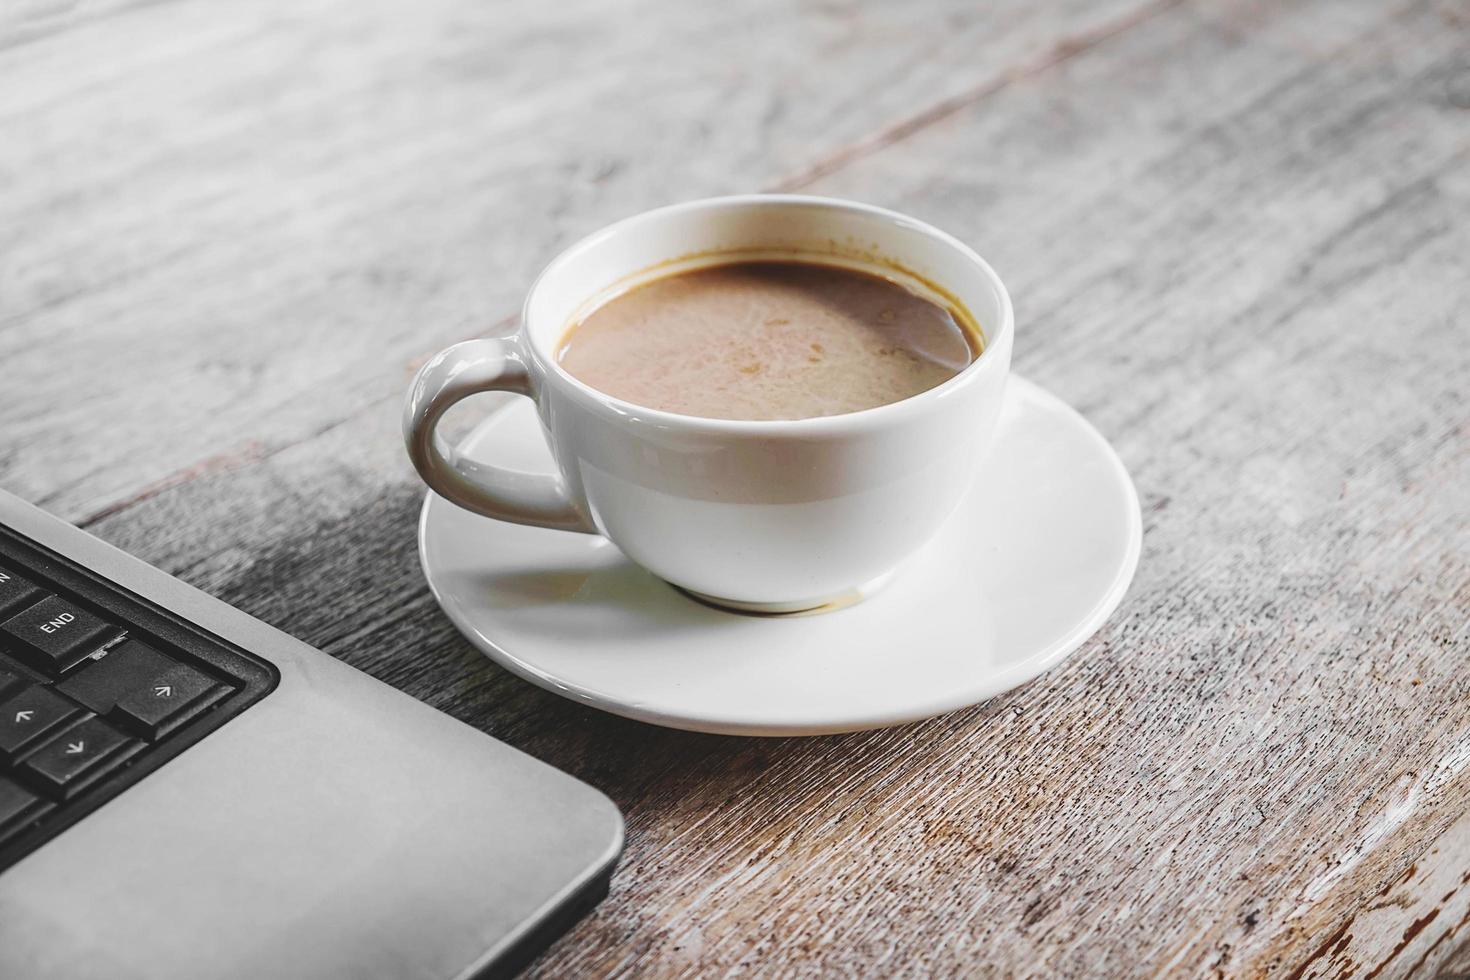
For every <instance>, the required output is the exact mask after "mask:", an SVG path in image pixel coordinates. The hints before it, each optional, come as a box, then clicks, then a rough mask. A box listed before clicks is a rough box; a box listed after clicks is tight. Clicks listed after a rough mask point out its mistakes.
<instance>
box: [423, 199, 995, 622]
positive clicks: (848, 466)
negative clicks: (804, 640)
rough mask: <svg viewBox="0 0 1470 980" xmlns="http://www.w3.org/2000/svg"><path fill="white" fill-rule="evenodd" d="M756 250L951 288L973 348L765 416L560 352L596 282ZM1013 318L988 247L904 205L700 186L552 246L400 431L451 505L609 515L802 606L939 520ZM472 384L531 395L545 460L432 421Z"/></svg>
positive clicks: (708, 575) (645, 544)
mask: <svg viewBox="0 0 1470 980" xmlns="http://www.w3.org/2000/svg"><path fill="white" fill-rule="evenodd" d="M761 250H772V251H775V252H778V253H790V252H800V253H806V254H808V255H811V256H814V257H820V258H821V259H822V260H823V261H832V262H840V263H846V264H853V265H856V266H858V267H870V268H876V269H877V270H878V271H883V272H886V273H888V274H894V272H895V270H901V272H902V273H903V274H905V275H907V276H909V277H912V278H914V279H916V280H918V281H921V282H924V283H928V284H931V285H932V287H937V288H938V289H940V290H942V291H943V292H944V293H945V294H947V296H948V298H949V299H950V300H951V301H952V302H956V303H958V304H960V305H961V306H963V307H964V309H965V310H967V311H968V312H969V313H970V314H971V315H972V316H973V317H974V319H975V321H976V322H978V323H979V325H980V327H981V330H982V332H983V334H984V341H985V344H984V351H983V353H982V354H981V355H980V356H979V357H978V358H976V359H975V361H974V362H973V363H971V364H970V365H969V366H968V367H966V368H965V369H964V370H963V371H961V372H960V373H959V374H957V375H956V376H955V377H953V378H951V379H949V380H948V381H946V382H945V383H943V384H941V385H939V386H938V387H936V388H932V389H930V390H929V391H926V392H923V393H921V394H918V395H915V396H913V397H911V398H906V399H904V400H903V401H898V402H893V403H891V404H888V405H882V406H880V407H878V408H872V409H867V410H865V411H861V412H852V413H849V414H846V415H834V416H827V417H823V418H810V419H795V420H777V421H732V420H727V419H708V418H696V417H692V416H687V415H675V414H672V413H669V412H663V411H659V410H656V409H652V408H645V407H643V406H641V405H635V404H632V403H630V402H626V401H622V400H620V399H617V398H614V397H612V396H611V395H607V394H604V393H602V392H601V391H598V390H596V389H595V388H591V387H589V386H587V385H586V384H583V383H582V382H580V381H578V380H577V379H576V378H574V377H572V376H571V375H570V374H568V373H567V372H566V371H564V370H563V369H562V368H561V366H560V365H558V364H557V361H556V349H557V344H558V341H559V340H560V339H561V338H562V336H563V334H564V333H565V331H566V329H567V327H568V325H569V322H570V321H571V319H572V318H573V316H574V314H575V313H576V312H577V311H578V309H579V308H581V307H583V306H584V304H585V303H586V301H587V300H588V299H589V298H591V297H594V296H597V295H598V294H602V293H605V292H606V291H607V290H609V289H611V288H613V287H614V286H615V285H617V284H620V283H625V282H636V281H637V279H638V277H641V276H647V277H652V276H654V275H665V274H668V273H671V272H676V271H679V270H680V269H682V268H685V267H697V266H699V265H702V264H709V263H710V262H711V261H718V259H719V257H720V255H721V254H726V253H731V252H739V253H742V254H757V253H758V252H759V251H761ZM1013 331H1014V325H1013V315H1012V311H1011V300H1010V297H1009V296H1008V295H1007V293H1006V289H1005V286H1004V285H1002V283H1001V281H1000V278H999V277H998V276H997V275H996V274H995V272H994V271H993V270H992V269H991V268H990V266H989V265H987V264H986V263H985V261H984V260H983V259H981V258H980V256H978V255H976V254H975V253H974V252H973V251H971V250H970V249H969V248H968V247H966V246H965V245H963V244H962V243H960V242H959V241H957V240H956V239H954V238H952V237H950V236H949V235H946V234H945V233H943V232H941V231H938V230H936V229H934V228H932V227H930V226H929V225H926V224H924V223H922V222H919V221H916V220H914V219H913V218H908V217H905V216H903V215H901V214H896V213H894V212H892V211H885V210H882V209H880V208H875V207H869V206H867V205H863V204H857V203H853V202H850V201H840V200H831V199H825V198H817V197H801V196H791V195H776V194H759V195H750V196H743V197H725V198H714V199H710V200H704V201H693V202H690V203H688V204H677V205H673V206H671V207H666V208H660V209H658V210H656V211H649V212H647V213H645V214H641V215H638V216H636V217H633V218H629V219H627V220H625V221H620V222H618V223H617V224H614V225H612V226H610V227H608V228H604V229H603V230H602V231H599V232H597V233H595V234H593V235H590V236H588V237H587V238H584V239H583V240H582V241H580V242H578V243H577V244H575V245H573V246H572V247H571V248H569V249H567V250H566V251H565V252H563V253H562V254H561V255H559V256H557V258H555V259H554V260H552V262H551V264H550V265H548V266H547V267H546V269H545V270H544V271H543V272H542V273H541V275H540V277H539V278H537V280H536V282H535V284H534V285H533V286H532V287H531V291H530V294H529V295H528V296H527V297H526V304H525V308H524V311H523V313H522V317H521V328H520V331H519V333H518V334H517V335H516V336H514V337H512V338H508V339H482V340H469V341H465V342H464V343H460V344H456V345H454V346H453V347H450V348H448V349H447V350H444V351H441V352H440V353H439V354H437V355H435V356H434V358H433V359H431V360H430V361H429V362H428V363H427V364H425V365H424V367H423V368H422V369H421V370H420V371H419V373H418V376H417V377H416V378H414V381H413V384H412V386H411V388H410V390H409V393H408V399H407V403H406V405H405V409H404V417H403V435H404V440H405V442H406V443H407V445H408V452H409V455H410V457H411V458H412V460H413V463H414V466H415V467H416V468H417V469H418V472H419V474H420V475H421V476H422V477H423V478H424V480H425V482H427V483H428V484H429V486H430V487H432V488H433V489H434V491H435V492H437V493H438V494H440V495H441V496H443V497H445V498H447V499H448V500H450V501H452V502H454V503H456V504H458V505H459V506H461V507H464V508H467V509H469V510H471V511H474V512H476V513H479V514H483V515H485V516H486V517H492V518H495V519H496V520H502V521H514V522H517V523H520V524H532V525H537V526H540V527H548V528H556V529H559V530H564V531H580V532H585V533H589V534H603V535H605V536H607V537H608V538H610V539H611V540H612V541H613V542H614V543H615V544H616V545H617V546H618V547H619V548H621V549H622V550H623V552H624V553H625V554H627V555H628V557H630V558H631V559H633V560H634V561H636V562H638V563H639V564H640V565H643V566H644V567H645V568H647V569H649V570H650V571H651V572H653V573H654V574H655V575H658V576H660V577H662V578H664V579H665V580H667V581H669V582H671V583H673V584H674V585H677V586H679V587H681V588H683V589H685V590H687V591H690V592H693V593H696V594H697V595H699V596H701V597H704V598H706V599H709V600H711V601H713V602H716V603H720V604H724V605H729V606H733V607H736V608H742V609H753V610H762V611H771V612H788V611H795V610H801V609H810V608H815V607H819V606H822V605H825V604H827V603H829V602H833V601H838V600H841V599H844V598H847V597H851V596H853V595H860V594H865V593H866V592H867V591H871V589H872V588H874V587H875V584H876V583H880V582H882V581H884V580H886V577H887V576H888V574H889V573H890V572H892V571H893V570H895V569H896V568H897V567H898V566H899V565H900V564H901V563H902V562H903V560H904V559H905V558H907V557H909V556H910V555H912V554H913V553H914V552H915V551H916V550H917V549H918V548H919V547H920V546H921V545H923V544H924V543H925V542H926V541H928V540H929V539H930V538H931V537H933V536H934V535H935V534H936V533H937V532H938V531H939V530H940V528H941V526H942V525H943V524H944V521H945V518H947V517H948V516H949V515H950V513H951V512H952V511H953V510H954V509H955V507H956V506H957V505H958V503H959V502H960V500H961V499H962V497H963V495H964V494H965V491H966V489H967V487H968V486H969V484H970V482H971V480H973V479H974V478H975V476H976V465H977V462H978V461H979V459H980V456H981V453H982V450H983V449H984V448H985V445H986V443H987V441H988V439H989V437H990V434H991V431H992V430H993V428H994V426H995V422H996V418H997V416H998V415H999V413H1000V406H1001V398H1002V395H1003V394H1004V388H1005V381H1006V375H1007V373H1008V371H1009V369H1010V360H1011V335H1012V333H1013ZM485 391H509V392H515V393H517V394H520V395H525V396H527V397H528V398H531V399H532V400H534V401H535V403H536V407H537V410H538V414H539V415H540V418H541V423H542V428H543V430H544V433H545V436H546V439H547V442H548V443H549V445H550V447H551V452H552V455H553V456H554V457H555V459H556V464H557V470H558V475H556V476H546V475H530V474H526V473H521V472H516V471H513V470H507V469H502V468H501V467H499V466H496V465H494V464H493V463H482V462H478V461H475V460H472V459H468V458H466V457H464V456H462V455H460V454H459V453H457V452H456V451H455V450H454V449H453V448H451V447H450V446H448V445H447V444H446V443H445V441H444V439H443V438H442V436H440V435H438V434H437V433H436V431H435V426H436V424H437V423H438V421H439V419H440V417H441V416H442V415H443V414H444V412H445V411H446V410H447V409H448V408H449V407H450V406H451V405H453V404H454V403H455V402H458V401H459V400H460V399H462V398H465V397H467V396H469V395H473V394H475V393H477V392H485ZM996 519H997V520H1004V516H1003V515H996Z"/></svg>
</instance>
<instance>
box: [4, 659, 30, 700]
mask: <svg viewBox="0 0 1470 980" xmlns="http://www.w3.org/2000/svg"><path fill="white" fill-rule="evenodd" d="M23 680H25V678H24V677H22V676H20V675H19V674H17V673H15V672H13V671H9V670H6V669H5V666H4V664H0V694H4V693H5V692H6V691H8V690H10V689H11V688H12V687H14V686H15V685H17V684H19V683H20V682H21V681H23Z"/></svg>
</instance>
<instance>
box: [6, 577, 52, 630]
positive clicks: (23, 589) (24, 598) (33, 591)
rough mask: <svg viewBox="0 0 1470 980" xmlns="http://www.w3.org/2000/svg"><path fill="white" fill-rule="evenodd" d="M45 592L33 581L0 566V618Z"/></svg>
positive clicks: (20, 608)
mask: <svg viewBox="0 0 1470 980" xmlns="http://www.w3.org/2000/svg"><path fill="white" fill-rule="evenodd" d="M45 594H46V593H45V592H44V591H42V590H41V589H40V588H39V587H38V586H36V585H35V584H34V583H32V582H28V581H26V580H25V579H23V578H21V577H20V576H19V575H17V574H15V573H14V572H9V571H6V570H5V569H3V568H0V619H4V618H5V617H6V616H9V615H12V614H13V613H18V612H20V611H21V610H22V609H24V608H25V607H26V606H29V605H30V604H31V603H33V602H35V601H36V600H37V599H39V598H41V596H43V595H45Z"/></svg>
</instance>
